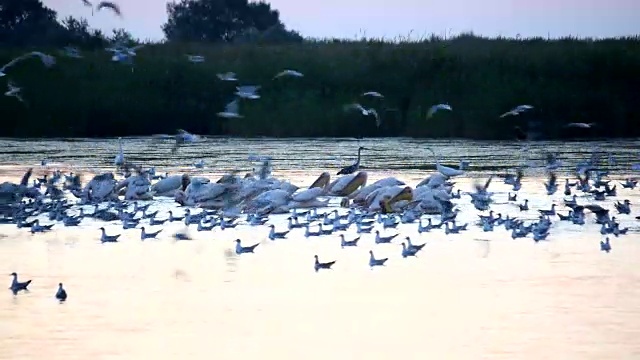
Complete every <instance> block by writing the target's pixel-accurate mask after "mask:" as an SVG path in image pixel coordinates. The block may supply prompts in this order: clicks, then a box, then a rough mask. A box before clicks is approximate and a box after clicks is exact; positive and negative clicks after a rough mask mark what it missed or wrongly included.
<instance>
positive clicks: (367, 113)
mask: <svg viewBox="0 0 640 360" xmlns="http://www.w3.org/2000/svg"><path fill="white" fill-rule="evenodd" d="M344 109H345V111H350V110H357V111H359V112H360V113H361V114H362V115H364V116H373V117H374V118H375V119H376V126H377V127H380V124H381V121H380V117H379V116H378V112H377V111H376V109H374V108H370V109H365V108H364V107H363V106H362V105H360V104H358V103H353V104H349V105H345V107H344Z"/></svg>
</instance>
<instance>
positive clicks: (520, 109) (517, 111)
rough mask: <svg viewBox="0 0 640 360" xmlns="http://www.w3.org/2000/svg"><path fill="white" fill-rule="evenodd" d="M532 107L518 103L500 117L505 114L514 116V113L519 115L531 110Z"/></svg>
mask: <svg viewBox="0 0 640 360" xmlns="http://www.w3.org/2000/svg"><path fill="white" fill-rule="evenodd" d="M531 109H533V106H531V105H518V106H516V107H514V108H513V109H511V110H509V111H507V112H506V113H504V114H502V115H500V117H501V118H503V117H505V116H509V115H511V116H516V115H520V114H521V113H523V112H525V111H528V110H531Z"/></svg>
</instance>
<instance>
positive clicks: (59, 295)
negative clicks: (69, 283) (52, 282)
mask: <svg viewBox="0 0 640 360" xmlns="http://www.w3.org/2000/svg"><path fill="white" fill-rule="evenodd" d="M56 299H58V300H60V302H63V301H65V300H67V291H66V290H65V289H64V288H63V287H62V283H59V284H58V291H57V292H56Z"/></svg>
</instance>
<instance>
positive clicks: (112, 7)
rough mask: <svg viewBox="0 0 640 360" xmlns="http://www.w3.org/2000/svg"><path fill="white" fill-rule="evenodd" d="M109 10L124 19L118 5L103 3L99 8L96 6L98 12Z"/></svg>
mask: <svg viewBox="0 0 640 360" xmlns="http://www.w3.org/2000/svg"><path fill="white" fill-rule="evenodd" d="M104 8H107V9H111V11H113V12H114V13H115V14H116V15H118V16H120V17H122V12H121V11H120V6H118V4H116V3H114V2H111V1H101V2H100V3H99V4H98V6H96V9H97V10H98V11H100V10H102V9H104Z"/></svg>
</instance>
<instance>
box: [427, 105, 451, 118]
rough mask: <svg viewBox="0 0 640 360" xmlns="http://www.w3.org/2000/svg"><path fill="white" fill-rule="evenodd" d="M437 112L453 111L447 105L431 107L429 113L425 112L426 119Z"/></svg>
mask: <svg viewBox="0 0 640 360" xmlns="http://www.w3.org/2000/svg"><path fill="white" fill-rule="evenodd" d="M439 110H449V111H453V109H452V108H451V106H450V105H449V104H437V105H433V106H432V107H430V108H429V111H427V119H430V118H431V117H432V116H433V115H434V114H435V113H436V112H438V111H439Z"/></svg>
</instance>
